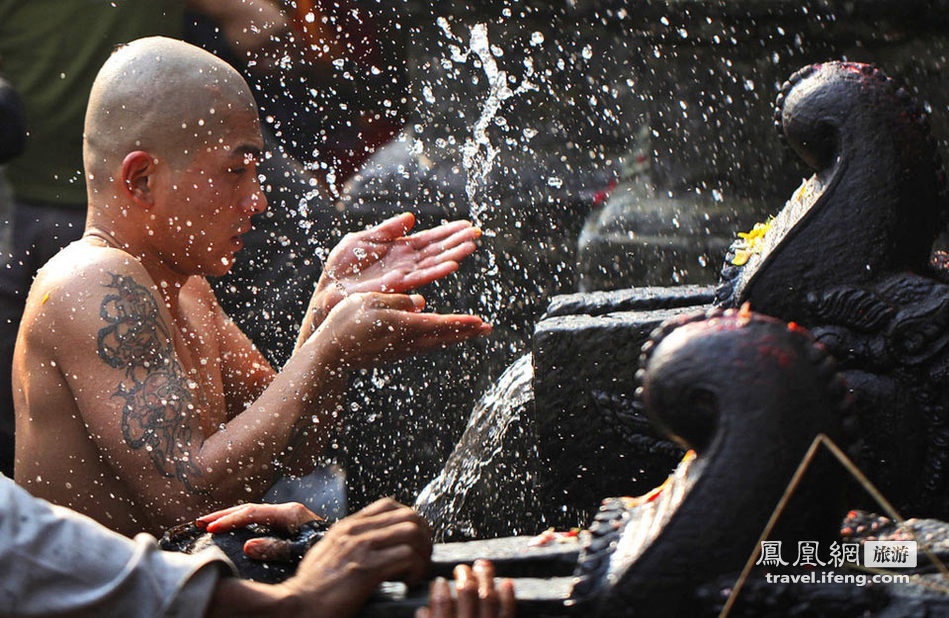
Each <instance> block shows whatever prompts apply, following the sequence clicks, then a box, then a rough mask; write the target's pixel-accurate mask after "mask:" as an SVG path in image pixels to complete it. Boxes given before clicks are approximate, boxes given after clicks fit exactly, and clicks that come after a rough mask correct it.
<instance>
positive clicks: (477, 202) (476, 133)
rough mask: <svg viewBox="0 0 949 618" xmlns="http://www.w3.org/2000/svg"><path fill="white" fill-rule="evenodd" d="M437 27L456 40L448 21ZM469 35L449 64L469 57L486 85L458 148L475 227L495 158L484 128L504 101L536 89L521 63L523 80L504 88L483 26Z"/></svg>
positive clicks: (503, 73) (453, 52)
mask: <svg viewBox="0 0 949 618" xmlns="http://www.w3.org/2000/svg"><path fill="white" fill-rule="evenodd" d="M438 26H439V27H440V28H441V29H442V31H443V32H444V33H445V36H447V37H448V38H449V39H452V40H455V41H458V40H459V39H457V38H456V37H455V35H454V34H453V33H452V31H451V27H450V26H449V24H448V20H446V19H445V18H443V17H440V18H439V19H438ZM470 33H471V37H470V40H469V43H468V51H467V52H465V51H462V50H461V48H460V47H458V46H456V45H452V46H450V49H451V55H452V60H453V61H454V62H457V63H462V62H466V61H467V60H468V57H469V56H470V55H471V54H474V55H475V56H477V57H478V59H479V60H480V61H481V68H482V70H483V71H484V75H485V77H486V78H487V82H488V96H487V98H486V99H485V100H484V104H483V105H482V107H481V115H480V116H479V117H478V121H477V122H476V123H475V125H474V127H473V128H472V131H471V137H469V138H468V139H467V140H465V144H464V146H463V147H462V165H463V166H464V168H465V174H466V175H467V182H466V183H465V194H466V195H467V196H468V201H469V202H470V216H471V220H472V221H473V222H474V224H475V225H478V226H481V224H482V218H483V216H484V213H485V211H486V210H487V207H488V205H487V202H486V201H485V200H484V197H483V196H481V197H479V190H480V189H481V188H482V187H483V186H484V184H485V180H486V178H487V176H488V173H489V172H490V171H491V168H492V167H493V166H494V161H495V159H496V158H497V155H498V149H497V147H496V146H495V145H494V144H492V143H491V139H490V137H489V136H488V127H489V126H490V125H491V123H492V122H493V121H494V120H495V118H496V117H497V114H498V111H499V110H500V109H501V104H502V103H503V102H504V101H506V100H507V99H510V98H511V97H513V96H515V95H518V94H520V93H522V92H525V91H527V90H537V86H536V85H534V84H533V83H531V81H530V77H531V76H532V75H533V72H534V71H533V63H531V62H525V63H524V65H525V67H526V70H525V73H524V78H523V80H522V81H521V83H520V85H518V87H517V88H516V89H515V90H511V88H510V86H508V75H507V72H506V71H503V70H501V69H500V68H498V64H497V62H495V60H494V55H495V53H492V49H491V44H490V42H489V41H488V27H487V25H485V24H475V25H474V26H472V27H471V30H470ZM496 53H498V54H499V53H501V52H500V51H498V52H496ZM485 233H486V234H488V235H492V234H491V231H490V230H485Z"/></svg>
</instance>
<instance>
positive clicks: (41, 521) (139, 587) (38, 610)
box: [0, 474, 233, 617]
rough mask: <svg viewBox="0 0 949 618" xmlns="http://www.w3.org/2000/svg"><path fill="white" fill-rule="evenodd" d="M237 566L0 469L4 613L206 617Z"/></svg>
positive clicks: (215, 552) (0, 606)
mask: <svg viewBox="0 0 949 618" xmlns="http://www.w3.org/2000/svg"><path fill="white" fill-rule="evenodd" d="M228 573H233V565H231V563H230V562H229V561H228V559H227V558H226V557H225V556H224V553H223V552H221V551H218V550H216V549H214V550H210V551H206V552H201V553H200V554H195V555H192V556H189V555H186V554H179V553H175V552H165V551H162V550H161V549H159V547H158V542H157V541H156V540H155V537H153V536H151V535H148V534H139V535H137V536H136V537H135V539H134V540H130V539H128V538H126V537H124V536H122V535H120V534H117V533H115V532H112V531H111V530H108V529H107V528H105V527H104V526H101V525H100V524H98V523H96V522H95V521H93V520H92V519H90V518H88V517H85V516H83V515H80V514H78V513H76V512H74V511H71V510H69V509H66V508H62V507H58V506H54V505H51V504H49V503H48V502H46V501H44V500H40V499H38V498H34V497H33V496H31V495H30V494H29V493H27V492H26V491H25V490H24V489H22V488H20V487H18V486H17V485H16V484H15V483H14V482H13V481H11V480H10V479H8V478H7V477H5V476H3V475H2V474H0V615H17V616H38V615H48V614H60V613H62V614H65V615H69V616H156V617H157V616H164V615H170V616H176V617H185V616H201V615H203V614H204V611H205V609H206V607H207V604H208V602H209V600H210V597H211V593H212V592H213V590H214V586H215V584H216V583H217V580H218V577H219V576H220V575H222V574H228Z"/></svg>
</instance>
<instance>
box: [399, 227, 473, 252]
mask: <svg viewBox="0 0 949 618" xmlns="http://www.w3.org/2000/svg"><path fill="white" fill-rule="evenodd" d="M454 235H459V237H461V238H463V239H464V240H475V239H476V238H478V237H480V236H481V229H480V228H477V227H474V226H473V225H471V222H470V221H465V220H458V221H449V222H448V223H442V224H441V225H436V226H435V227H433V228H431V229H428V230H423V231H421V232H416V233H415V234H412V235H411V236H407V237H406V240H408V241H409V245H410V246H411V247H412V248H413V249H418V250H421V249H424V248H425V247H427V246H429V245H431V244H434V243H438V242H441V241H445V240H446V239H449V238H451V237H452V236H454ZM457 242H458V241H456V242H455V243H453V244H457ZM446 246H451V245H450V244H448V243H446Z"/></svg>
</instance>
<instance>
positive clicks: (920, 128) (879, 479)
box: [717, 62, 949, 517]
mask: <svg viewBox="0 0 949 618" xmlns="http://www.w3.org/2000/svg"><path fill="white" fill-rule="evenodd" d="M775 118H776V125H777V127H778V129H779V131H780V132H781V134H782V135H783V136H784V137H785V140H786V141H787V143H788V144H789V146H790V147H791V148H792V149H793V150H794V151H795V152H796V153H797V154H798V155H799V156H800V158H801V159H802V160H803V161H804V162H805V163H807V165H808V166H810V167H811V168H812V169H813V170H814V175H813V176H812V177H811V178H810V179H808V180H806V181H805V182H804V183H803V184H802V186H801V188H800V189H798V191H797V192H796V193H795V195H794V197H792V198H791V200H790V201H789V202H788V203H787V205H786V206H785V207H784V209H783V210H782V211H781V212H780V213H779V214H778V215H777V216H776V217H775V218H774V220H773V221H772V222H771V225H770V229H769V230H768V231H767V233H766V234H765V237H764V239H763V240H762V242H761V249H760V251H758V252H756V253H753V254H752V255H751V256H750V258H749V259H748V261H747V263H745V264H743V265H740V266H736V265H734V262H735V261H736V260H734V259H733V258H734V256H735V255H736V251H735V247H734V246H733V248H732V250H731V251H730V253H729V255H728V257H727V258H726V266H725V268H724V270H723V274H722V284H721V285H720V286H719V289H718V291H717V301H718V303H719V304H721V305H724V306H738V305H739V304H741V303H743V302H750V303H751V306H752V308H753V309H754V310H755V311H760V312H763V313H767V314H769V315H774V316H777V317H779V318H781V319H784V320H793V321H796V322H798V323H801V324H803V325H804V326H806V327H807V328H809V329H811V330H812V331H813V332H814V335H815V336H816V337H817V339H818V340H819V341H820V342H821V343H823V344H824V345H826V346H827V347H828V349H829V350H830V352H831V353H832V354H833V355H834V356H835V357H836V358H837V359H838V360H839V361H840V362H841V368H842V370H843V373H844V376H845V377H846V379H847V381H848V383H849V385H850V387H851V389H852V390H853V393H854V397H855V399H856V404H857V405H856V409H857V410H859V411H860V413H859V416H858V417H857V421H856V430H857V434H858V437H859V442H858V443H857V444H855V445H854V447H853V449H852V451H853V453H854V455H855V456H856V457H857V460H858V463H859V464H860V465H861V467H862V468H863V469H864V470H865V471H866V472H867V473H868V474H869V475H870V477H871V478H872V479H873V480H874V482H875V483H877V484H878V485H879V486H880V488H881V490H882V491H883V492H884V494H885V495H887V496H888V497H889V498H890V499H891V500H892V501H893V502H894V503H895V504H896V506H897V508H898V509H902V510H904V511H906V512H911V513H913V514H917V515H924V516H936V517H947V516H949V491H947V489H949V485H947V478H946V473H947V465H949V448H947V447H949V419H947V418H946V405H947V402H949V390H947V389H949V349H947V346H949V328H947V327H949V284H947V281H949V269H947V268H946V262H947V260H946V256H945V255H943V254H936V255H931V252H932V245H933V242H934V240H935V237H936V235H937V234H938V233H939V231H940V230H941V229H943V227H944V224H945V221H946V216H947V213H949V210H947V205H949V200H947V191H946V175H945V172H944V171H943V166H942V162H941V159H940V157H939V153H938V152H937V148H936V143H935V141H934V139H933V138H932V136H931V135H930V133H929V121H928V118H927V116H926V114H925V112H924V111H923V109H922V108H921V107H920V106H919V105H918V104H917V103H916V102H915V101H914V99H913V97H912V96H911V95H910V93H909V92H908V91H907V90H906V89H905V88H902V87H900V86H898V85H897V84H896V83H895V82H894V81H893V80H892V79H890V78H888V77H886V76H885V75H884V74H883V73H882V72H881V71H879V70H878V69H876V68H874V67H871V66H868V65H863V64H856V63H848V62H829V63H824V64H817V65H812V66H809V67H806V68H804V69H802V70H800V71H798V72H797V73H795V74H794V75H793V76H792V77H791V78H790V79H789V80H788V82H787V83H786V84H785V85H784V87H783V88H782V89H781V93H780V94H779V95H778V98H777V111H776V114H775ZM896 436H898V437H896Z"/></svg>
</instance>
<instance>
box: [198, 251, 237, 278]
mask: <svg viewBox="0 0 949 618" xmlns="http://www.w3.org/2000/svg"><path fill="white" fill-rule="evenodd" d="M234 262H235V260H234V256H233V255H229V256H225V257H222V258H221V259H220V260H218V261H216V262H210V263H207V264H201V265H200V266H199V267H198V272H197V274H199V275H201V276H202V277H221V276H224V275H226V274H227V273H229V272H231V268H233V267H234Z"/></svg>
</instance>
